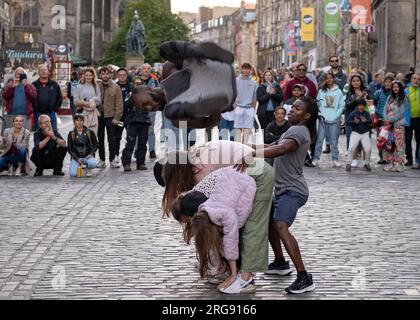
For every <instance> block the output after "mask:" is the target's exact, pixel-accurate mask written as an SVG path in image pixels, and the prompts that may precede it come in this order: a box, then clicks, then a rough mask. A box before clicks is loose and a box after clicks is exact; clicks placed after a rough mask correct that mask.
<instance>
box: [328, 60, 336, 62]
mask: <svg viewBox="0 0 420 320" xmlns="http://www.w3.org/2000/svg"><path fill="white" fill-rule="evenodd" d="M330 62H338V60H330Z"/></svg>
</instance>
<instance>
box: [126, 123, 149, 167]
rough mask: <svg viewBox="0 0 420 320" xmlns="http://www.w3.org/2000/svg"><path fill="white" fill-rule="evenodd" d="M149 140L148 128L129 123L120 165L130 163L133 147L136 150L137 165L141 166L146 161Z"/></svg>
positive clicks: (143, 125) (140, 124) (139, 124)
mask: <svg viewBox="0 0 420 320" xmlns="http://www.w3.org/2000/svg"><path fill="white" fill-rule="evenodd" d="M148 139H149V126H147V125H145V124H142V123H131V124H129V125H128V126H127V143H126V145H125V149H124V151H123V153H122V163H123V165H127V164H130V163H131V156H132V155H133V151H134V147H135V146H136V140H137V150H136V159H137V164H138V165H142V164H144V163H145V161H146V152H147V140H148Z"/></svg>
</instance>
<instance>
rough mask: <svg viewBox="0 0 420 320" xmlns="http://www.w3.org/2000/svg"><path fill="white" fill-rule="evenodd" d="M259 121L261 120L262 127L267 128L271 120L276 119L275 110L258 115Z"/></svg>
mask: <svg viewBox="0 0 420 320" xmlns="http://www.w3.org/2000/svg"><path fill="white" fill-rule="evenodd" d="M258 121H259V122H260V125H261V129H263V130H265V129H266V128H267V126H268V125H269V124H270V122H273V121H274V111H266V112H265V114H264V116H258Z"/></svg>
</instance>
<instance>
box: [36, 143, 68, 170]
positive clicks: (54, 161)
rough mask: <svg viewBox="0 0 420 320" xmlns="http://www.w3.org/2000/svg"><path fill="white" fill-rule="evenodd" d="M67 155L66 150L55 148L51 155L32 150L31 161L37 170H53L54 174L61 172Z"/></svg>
mask: <svg viewBox="0 0 420 320" xmlns="http://www.w3.org/2000/svg"><path fill="white" fill-rule="evenodd" d="M66 154H67V148H61V147H58V148H56V149H55V150H54V151H53V152H52V153H48V154H46V153H45V150H37V149H36V148H34V149H33V150H32V156H31V161H32V162H33V163H34V164H35V166H36V168H37V170H38V169H39V170H43V169H54V172H61V170H62V169H63V161H64V158H65V157H66Z"/></svg>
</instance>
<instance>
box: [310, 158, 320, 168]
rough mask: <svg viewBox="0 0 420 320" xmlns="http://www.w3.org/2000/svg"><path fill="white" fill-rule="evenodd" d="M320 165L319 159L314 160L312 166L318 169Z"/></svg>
mask: <svg viewBox="0 0 420 320" xmlns="http://www.w3.org/2000/svg"><path fill="white" fill-rule="evenodd" d="M318 163H319V160H317V159H314V160H312V164H313V165H314V166H315V167H318Z"/></svg>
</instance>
